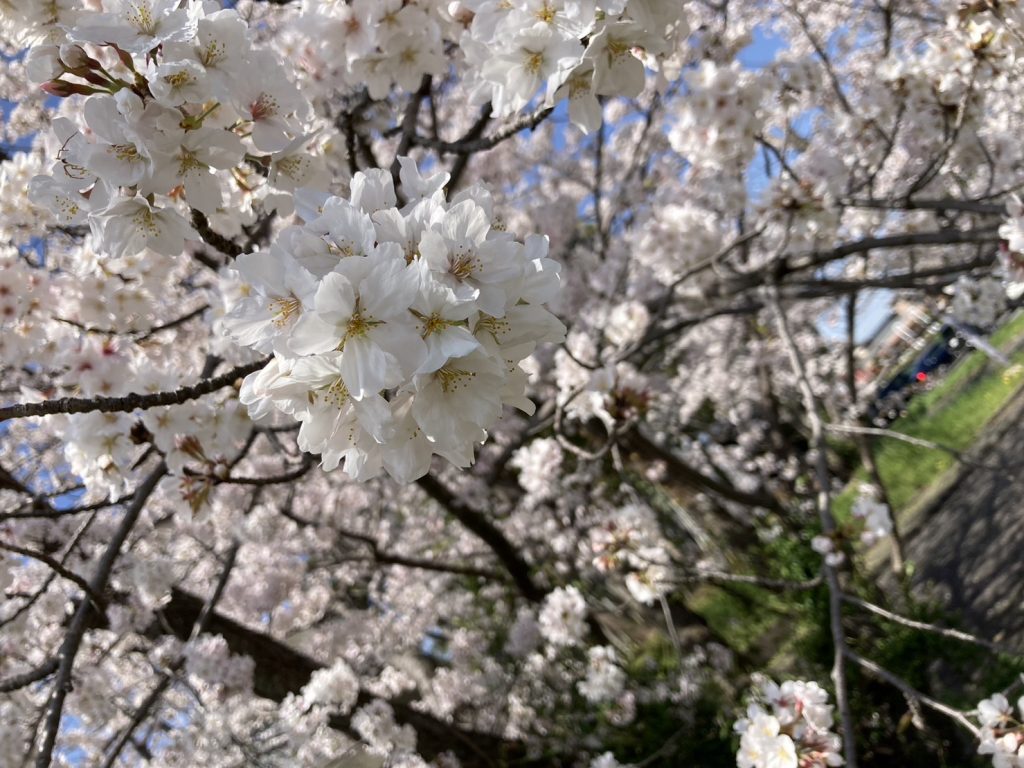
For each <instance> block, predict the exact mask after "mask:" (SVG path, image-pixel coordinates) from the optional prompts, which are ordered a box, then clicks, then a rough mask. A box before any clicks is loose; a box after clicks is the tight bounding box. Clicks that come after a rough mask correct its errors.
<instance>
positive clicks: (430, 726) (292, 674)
mask: <svg viewBox="0 0 1024 768" xmlns="http://www.w3.org/2000/svg"><path fill="white" fill-rule="evenodd" d="M202 606H203V601H202V600H201V599H200V598H198V597H195V596H194V595H191V594H189V593H187V592H185V591H183V590H180V589H174V590H173V591H172V593H171V602H170V603H168V604H167V605H166V606H165V607H164V608H163V609H162V611H161V613H162V615H163V617H164V619H165V620H166V622H167V625H168V627H169V628H170V629H171V630H172V631H173V632H174V634H175V635H176V636H177V637H178V638H180V639H182V640H185V639H187V638H188V637H189V636H190V634H191V631H192V627H193V626H194V624H195V621H196V618H197V617H198V615H199V613H200V611H201V610H202ZM206 631H207V632H209V633H211V634H216V635H220V636H221V637H223V638H224V640H225V641H226V642H227V644H228V647H229V648H230V649H231V652H232V653H236V654H241V655H244V656H249V657H250V658H252V660H253V661H254V662H255V672H254V676H253V692H254V693H255V694H256V695H257V696H262V697H264V698H267V699H271V700H272V701H281V700H282V699H283V698H284V697H285V696H287V695H288V694H289V693H298V692H299V691H301V690H302V687H303V686H305V685H306V683H308V682H309V679H310V677H311V676H312V674H313V673H314V672H316V671H317V670H319V669H323V667H324V665H322V664H321V663H320V662H318V661H316V660H315V659H313V658H311V657H309V656H307V655H306V654H304V653H302V652H300V651H297V650H295V649H294V648H291V647H290V646H288V645H287V644H285V643H283V642H281V641H279V640H277V639H275V638H273V637H271V636H270V635H267V634H264V633H262V632H259V631H256V630H254V629H250V628H248V627H246V626H244V625H242V624H240V623H238V622H236V621H234V620H232V619H229V618H227V617H225V616H223V615H221V614H219V613H217V612H216V611H213V612H211V614H210V618H209V623H208V626H207V629H206ZM375 698H376V697H374V696H372V695H371V694H369V693H368V692H366V691H361V692H360V694H359V698H358V700H357V702H356V707H361V706H364V705H366V704H368V703H370V702H371V701H374V700H375ZM388 703H389V704H390V705H391V707H392V708H393V709H394V712H395V720H396V721H397V722H398V723H400V724H408V725H411V726H412V727H413V728H414V729H415V730H416V733H417V739H416V749H417V752H419V754H420V755H421V756H423V757H424V758H425V759H427V760H431V759H433V758H435V757H436V756H437V755H439V754H441V753H442V752H446V751H451V752H454V753H455V754H456V755H457V756H458V758H459V760H460V762H461V764H462V765H463V766H464V767H465V768H483V766H490V765H495V764H498V765H500V764H506V765H507V764H509V763H510V762H511V761H512V760H515V759H517V758H518V759H522V758H523V757H524V756H525V748H524V746H523V745H522V744H521V743H519V742H515V741H509V740H506V739H504V738H502V737H501V736H497V735H494V734H491V733H483V732H480V731H474V730H471V729H469V728H466V727H463V726H460V725H457V724H455V723H451V722H445V721H442V720H439V719H437V718H435V717H433V716H431V715H429V714H426V713H423V712H420V711H417V710H415V709H413V707H412V706H410V705H409V704H407V703H405V702H404V701H399V700H397V699H391V700H388ZM330 725H331V727H333V728H336V729H338V730H341V731H344V732H347V733H351V732H352V731H351V723H350V718H349V717H347V716H346V717H342V716H333V717H331V719H330ZM503 761H505V762H503ZM545 764H546V765H550V763H545Z"/></svg>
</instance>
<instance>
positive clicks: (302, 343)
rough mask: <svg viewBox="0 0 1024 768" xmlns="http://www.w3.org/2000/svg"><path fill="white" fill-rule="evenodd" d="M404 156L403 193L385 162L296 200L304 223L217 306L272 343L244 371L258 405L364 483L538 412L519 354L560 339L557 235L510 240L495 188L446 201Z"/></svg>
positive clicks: (461, 449) (462, 450)
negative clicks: (335, 187)
mask: <svg viewBox="0 0 1024 768" xmlns="http://www.w3.org/2000/svg"><path fill="white" fill-rule="evenodd" d="M399 162H400V163H401V169H402V170H401V179H402V189H403V192H404V194H405V195H406V196H407V202H406V203H405V205H403V206H401V207H398V203H397V197H396V193H395V189H394V186H393V183H392V177H391V175H390V174H389V173H386V172H384V171H380V170H377V171H369V172H366V173H358V174H356V176H355V177H354V178H353V180H352V185H351V196H350V199H345V198H340V197H327V196H325V195H321V196H315V197H316V199H315V200H314V199H310V200H309V201H308V204H309V205H308V209H307V208H306V207H305V203H303V204H301V205H300V207H303V211H302V212H303V213H304V215H305V218H306V223H305V224H303V225H301V226H292V227H289V228H287V229H285V230H284V231H283V232H281V234H280V235H279V237H278V239H277V241H276V242H275V243H274V244H273V245H272V246H271V248H270V249H269V250H266V251H258V252H255V253H251V254H245V255H243V256H241V257H239V259H238V260H237V261H236V263H235V269H236V270H237V274H238V276H239V278H240V279H241V280H242V281H243V283H244V285H245V290H244V292H243V293H244V294H245V295H244V297H243V298H241V299H240V300H239V301H238V302H237V303H236V304H235V305H234V306H233V307H231V309H230V310H229V311H228V313H227V314H226V316H225V317H224V319H223V325H224V329H225V331H226V333H228V334H229V335H230V336H231V337H232V338H233V339H234V340H236V341H237V342H238V343H239V344H242V345H244V346H248V347H252V348H253V349H254V350H256V351H258V352H261V353H264V354H266V353H273V360H272V361H271V362H270V363H269V364H268V365H267V366H266V368H264V369H263V370H262V371H259V372H258V373H256V374H252V375H251V376H249V377H248V378H247V379H246V381H245V383H244V384H243V387H242V392H241V399H242V402H244V403H245V404H246V405H248V406H249V412H250V414H251V416H252V417H253V418H254V419H257V420H258V419H261V418H264V417H266V416H267V415H269V414H270V413H272V412H274V411H279V412H281V413H285V414H287V415H289V416H291V417H292V418H294V419H296V420H298V421H299V422H301V425H302V426H301V427H300V429H299V436H298V439H299V446H300V447H301V448H302V450H304V451H307V452H310V453H314V454H320V456H321V457H322V464H323V467H324V468H325V469H328V470H330V469H334V468H335V467H337V466H338V465H339V464H340V463H341V462H342V461H344V463H345V471H346V472H347V473H348V474H349V475H350V476H351V477H353V478H355V479H357V480H365V479H368V478H371V477H375V476H376V475H378V474H380V472H381V471H387V473H388V474H390V475H391V476H392V477H394V478H396V479H398V480H400V481H402V482H409V481H411V480H414V479H416V478H418V477H421V476H422V475H424V474H426V473H427V471H428V470H429V468H430V461H431V457H432V456H433V455H434V454H437V455H439V456H443V457H444V458H446V459H448V460H449V461H450V462H451V463H453V464H455V465H456V466H459V467H468V466H469V465H470V464H472V462H473V449H474V445H476V444H478V443H482V442H483V441H484V439H485V438H486V435H487V431H488V430H489V429H491V428H492V427H493V426H494V424H495V423H496V422H497V421H498V419H499V418H500V417H501V412H502V407H503V406H504V405H514V406H516V407H517V408H519V409H520V410H522V411H524V412H526V413H532V412H533V410H534V405H533V403H532V402H531V401H530V400H529V399H528V398H527V397H526V384H527V376H526V373H525V371H524V370H523V368H522V366H521V365H520V364H521V362H522V361H523V360H525V359H526V358H527V357H529V356H530V355H531V354H532V353H533V351H534V349H535V348H536V346H537V344H538V343H541V342H557V341H560V340H561V339H562V338H564V327H563V326H562V324H561V322H559V321H558V319H557V318H555V316H554V315H552V314H551V313H550V312H549V311H548V310H547V309H545V308H544V303H545V302H547V301H549V300H550V299H551V298H553V297H554V296H555V294H556V293H557V291H558V286H559V278H558V273H559V268H558V265H557V264H556V263H555V262H553V261H552V260H550V259H548V258H547V250H548V246H547V239H546V238H545V237H542V236H540V235H530V236H528V237H527V238H526V240H525V242H519V241H517V240H515V239H514V237H513V236H512V235H511V234H510V233H508V232H506V231H504V229H503V228H502V226H501V224H500V221H498V220H497V219H496V218H495V215H494V212H493V203H492V201H491V198H490V196H489V195H488V194H487V192H486V191H485V190H483V189H480V188H472V189H469V190H466V191H464V192H461V193H459V194H458V195H456V196H455V197H453V198H452V199H451V200H450V201H447V200H446V199H445V195H444V192H443V191H442V187H443V186H444V184H445V183H446V182H447V180H448V176H447V174H444V173H438V174H435V175H434V176H431V177H428V178H426V179H424V178H423V177H422V176H421V175H420V172H419V170H418V169H417V168H416V165H415V163H413V162H412V161H411V160H409V159H407V158H400V161H399Z"/></svg>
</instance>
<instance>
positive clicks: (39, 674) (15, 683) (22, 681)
mask: <svg viewBox="0 0 1024 768" xmlns="http://www.w3.org/2000/svg"><path fill="white" fill-rule="evenodd" d="M57 665H58V662H57V659H48V660H47V661H44V662H43V663H42V664H40V665H39V666H38V667H36V668H35V669H30V670H29V671H28V672H22V673H21V674H20V675H14V676H12V677H9V678H7V679H6V680H0V693H10V692H11V691H17V690H19V689H21V688H24V687H26V686H29V685H32V683H37V682H39V681H40V680H43V679H44V678H47V677H49V676H50V675H52V674H53V673H54V672H56V671H57Z"/></svg>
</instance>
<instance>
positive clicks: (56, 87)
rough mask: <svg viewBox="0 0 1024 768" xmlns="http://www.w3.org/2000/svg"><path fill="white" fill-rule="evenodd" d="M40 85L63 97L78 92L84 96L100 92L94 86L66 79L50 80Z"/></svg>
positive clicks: (50, 92)
mask: <svg viewBox="0 0 1024 768" xmlns="http://www.w3.org/2000/svg"><path fill="white" fill-rule="evenodd" d="M39 87H40V88H42V89H43V90H44V91H46V92H47V93H48V94H50V95H51V96H59V97H60V98H62V99H63V98H66V97H68V96H73V95H74V94H76V93H78V94H81V95H83V96H88V95H89V94H92V93H99V91H98V90H97V89H96V88H93V87H92V86H89V85H83V84H82V83H69V82H67V81H66V80H50V81H49V82H47V83H43V84H42V85H41V86H39Z"/></svg>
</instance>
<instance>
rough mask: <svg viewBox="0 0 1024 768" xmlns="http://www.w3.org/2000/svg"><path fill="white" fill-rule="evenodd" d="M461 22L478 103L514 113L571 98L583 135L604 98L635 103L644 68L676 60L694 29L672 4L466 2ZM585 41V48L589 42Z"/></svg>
mask: <svg viewBox="0 0 1024 768" xmlns="http://www.w3.org/2000/svg"><path fill="white" fill-rule="evenodd" d="M456 5H457V6H459V7H460V10H459V12H458V13H457V15H456V18H460V19H463V20H465V22H466V23H467V28H466V31H465V33H464V35H463V36H462V38H461V40H460V45H461V46H462V50H463V53H464V55H465V57H466V62H467V64H468V65H469V67H470V73H471V75H472V76H473V77H475V79H476V81H477V85H476V86H475V87H473V91H474V96H475V99H476V100H477V101H479V102H480V103H483V102H485V101H490V102H491V103H492V104H493V105H494V111H495V112H496V113H497V114H498V115H501V116H504V115H509V114H512V113H514V112H518V111H519V110H521V109H523V108H524V107H526V106H527V105H528V104H530V103H531V102H532V101H534V100H535V99H537V98H538V97H539V98H540V102H541V104H543V105H545V106H550V105H553V104H555V103H556V102H558V101H560V100H562V99H565V98H568V99H569V117H570V119H571V120H572V122H573V123H574V124H576V125H577V126H579V127H580V128H581V129H582V130H584V131H587V132H590V131H593V130H596V128H597V127H598V125H600V123H601V107H600V104H599V102H598V97H599V96H624V97H627V98H633V97H636V96H639V95H640V92H641V91H642V90H643V88H644V81H645V76H644V65H645V63H648V64H651V65H652V66H653V65H655V63H656V61H657V60H658V58H659V57H667V56H671V55H672V54H674V53H675V48H676V47H677V46H678V45H679V43H680V42H682V40H683V39H684V38H685V36H686V34H687V32H688V31H689V29H688V26H687V22H686V19H685V16H684V14H683V7H682V6H683V3H678V2H672V1H671V0H610V1H609V0H597V2H595V0H513V2H494V1H493V0H463V1H462V2H460V3H456ZM584 41H585V42H584Z"/></svg>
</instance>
